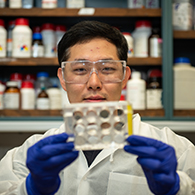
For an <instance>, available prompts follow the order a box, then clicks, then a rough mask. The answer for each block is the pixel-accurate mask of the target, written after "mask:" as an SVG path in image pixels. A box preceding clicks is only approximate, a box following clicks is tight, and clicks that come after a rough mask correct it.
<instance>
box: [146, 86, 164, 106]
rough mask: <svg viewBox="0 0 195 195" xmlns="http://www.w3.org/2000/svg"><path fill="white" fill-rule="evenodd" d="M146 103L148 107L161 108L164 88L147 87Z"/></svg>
mask: <svg viewBox="0 0 195 195" xmlns="http://www.w3.org/2000/svg"><path fill="white" fill-rule="evenodd" d="M146 105H147V108H148V109H161V108H162V107H163V106H162V89H147V90H146Z"/></svg>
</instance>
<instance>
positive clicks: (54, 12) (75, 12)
mask: <svg viewBox="0 0 195 195" xmlns="http://www.w3.org/2000/svg"><path fill="white" fill-rule="evenodd" d="M81 9H83V8H81ZM84 9H90V8H84ZM94 9H95V12H94V13H93V14H82V15H81V14H79V11H80V9H69V8H56V9H42V8H32V9H24V8H20V9H10V8H0V16H9V17H10V16H15V17H18V16H23V17H68V16H70V17H81V16H84V17H86V16H90V17H92V16H94V17H134V16H136V17H161V9H160V8H158V9H146V8H141V9H128V8H94ZM84 13H86V12H84Z"/></svg>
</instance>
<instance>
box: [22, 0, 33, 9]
mask: <svg viewBox="0 0 195 195" xmlns="http://www.w3.org/2000/svg"><path fill="white" fill-rule="evenodd" d="M33 4H34V0H22V7H23V8H27V9H30V8H32V7H33V6H34V5H33Z"/></svg>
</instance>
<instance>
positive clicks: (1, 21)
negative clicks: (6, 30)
mask: <svg viewBox="0 0 195 195" xmlns="http://www.w3.org/2000/svg"><path fill="white" fill-rule="evenodd" d="M0 26H3V27H5V23H4V21H3V20H2V19H0Z"/></svg>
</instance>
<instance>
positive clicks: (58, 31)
mask: <svg viewBox="0 0 195 195" xmlns="http://www.w3.org/2000/svg"><path fill="white" fill-rule="evenodd" d="M65 33H66V27H65V26H64V25H56V27H55V39H56V49H55V52H56V55H57V46H58V43H59V42H60V40H61V38H62V37H63V35H64V34H65Z"/></svg>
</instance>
